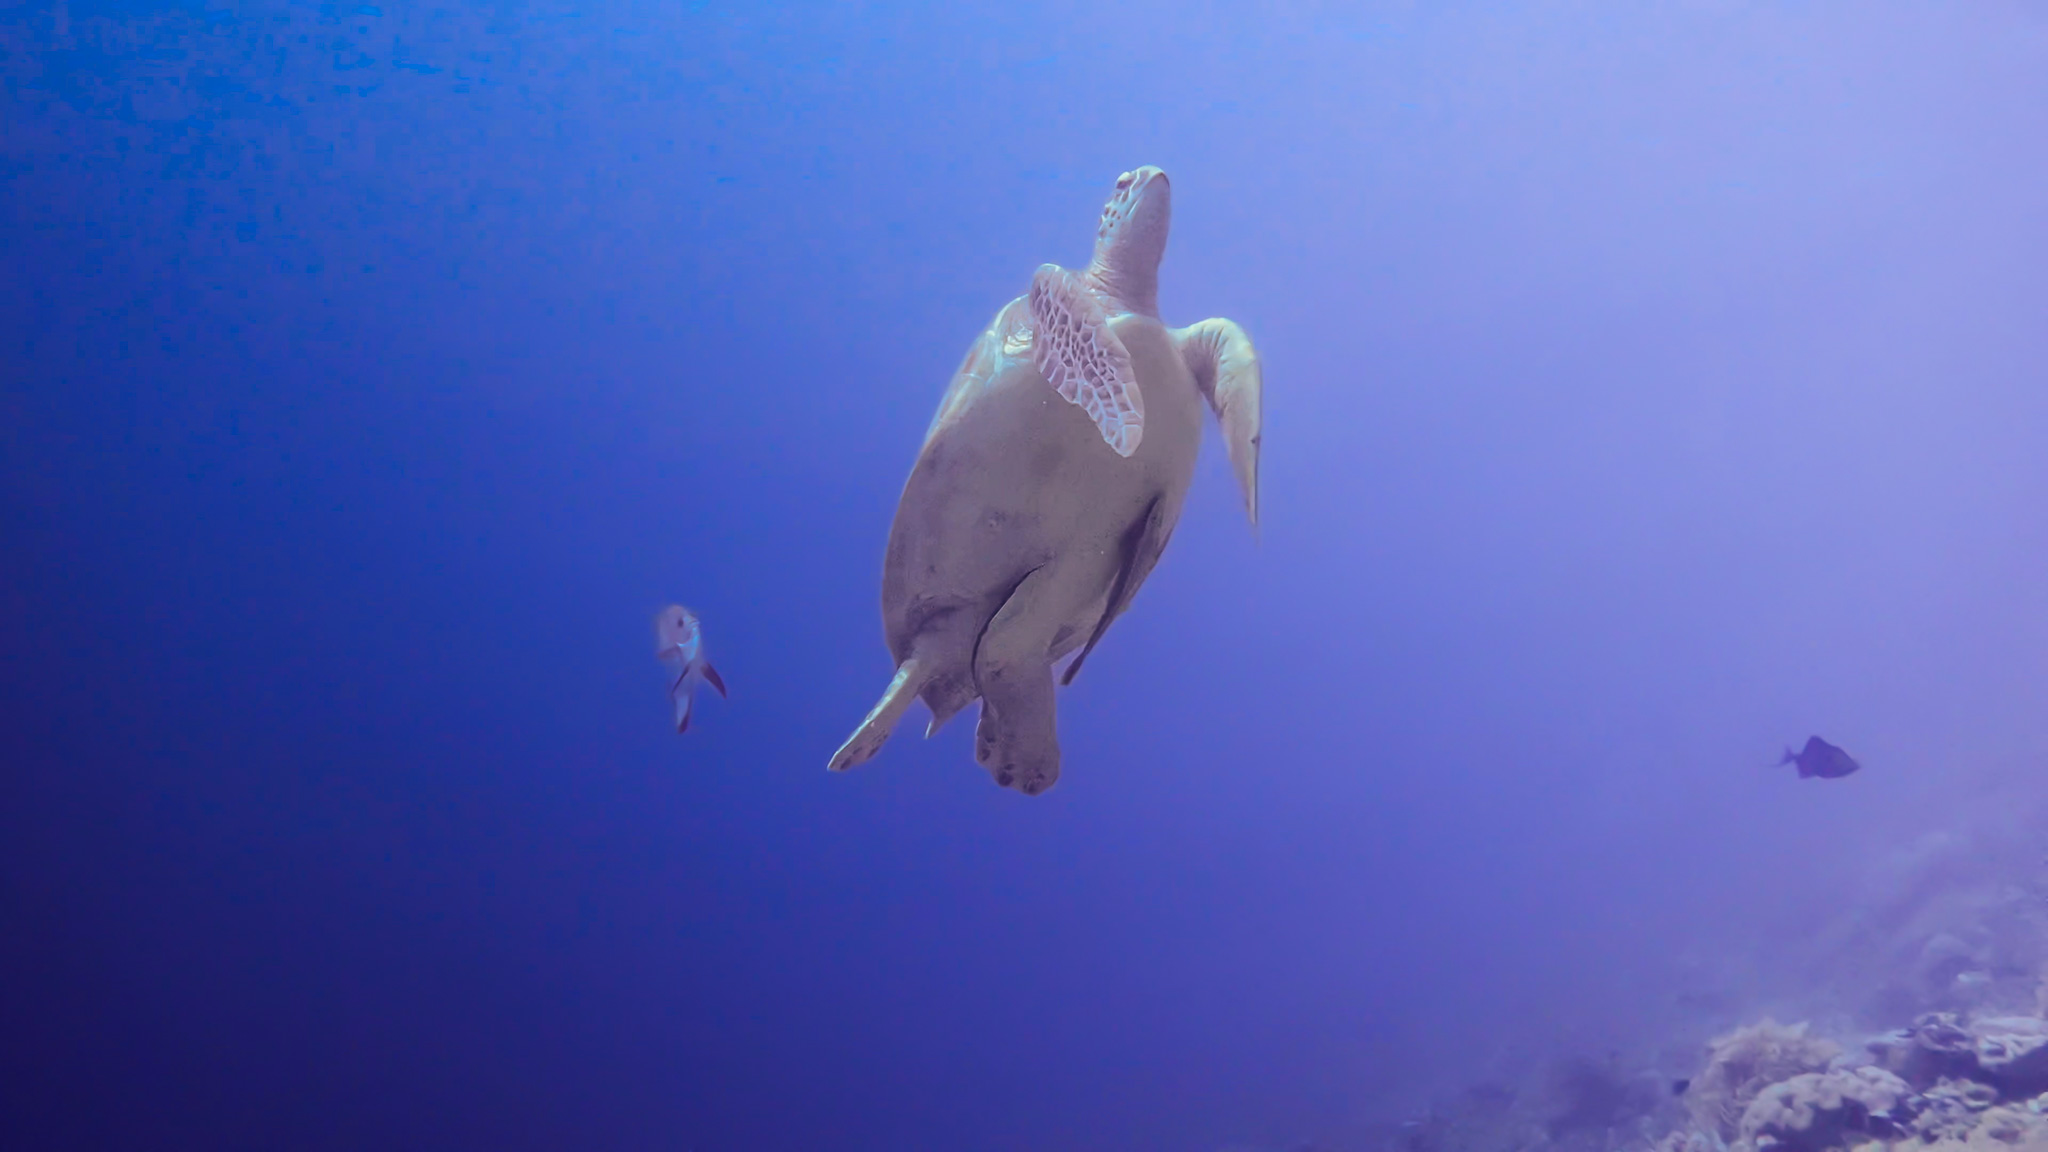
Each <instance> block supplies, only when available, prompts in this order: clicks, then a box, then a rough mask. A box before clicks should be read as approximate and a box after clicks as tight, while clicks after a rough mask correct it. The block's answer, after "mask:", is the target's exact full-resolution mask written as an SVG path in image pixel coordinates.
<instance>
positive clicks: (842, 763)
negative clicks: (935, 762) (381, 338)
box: [826, 653, 931, 772]
mask: <svg viewBox="0 0 2048 1152" xmlns="http://www.w3.org/2000/svg"><path fill="white" fill-rule="evenodd" d="M930 678H931V673H930V672H928V671H927V670H926V665H925V661H924V660H922V659H921V658H920V657H918V656H917V655H916V654H915V653H913V654H912V655H911V657H910V659H908V660H905V661H904V662H903V663H902V664H900V665H897V667H896V676H895V678H894V679H892V680H890V681H889V689H888V691H886V692H884V693H882V699H881V700H880V701H879V702H878V703H876V705H875V707H874V710H873V711H871V712H869V713H868V718H867V719H865V720H863V721H861V722H860V727H859V728H857V729H855V730H854V733H853V735H852V736H849V737H847V739H846V743H844V744H841V745H840V746H839V751H837V752H834V753H833V754H832V763H830V764H828V765H826V767H827V768H829V769H831V770H832V771H834V772H844V771H846V770H847V769H848V768H851V767H853V766H854V765H856V764H863V763H866V762H867V760H868V759H869V758H870V757H872V756H873V755H874V754H875V753H877V752H880V751H881V750H882V745H883V744H884V743H886V742H887V741H888V739H889V733H890V732H892V731H894V730H895V728H896V722H897V721H898V720H901V719H902V718H903V711H904V709H906V708H909V707H910V702H911V701H912V700H915V699H917V694H918V692H919V690H921V689H922V688H923V687H924V683H925V681H926V680H928V679H930Z"/></svg>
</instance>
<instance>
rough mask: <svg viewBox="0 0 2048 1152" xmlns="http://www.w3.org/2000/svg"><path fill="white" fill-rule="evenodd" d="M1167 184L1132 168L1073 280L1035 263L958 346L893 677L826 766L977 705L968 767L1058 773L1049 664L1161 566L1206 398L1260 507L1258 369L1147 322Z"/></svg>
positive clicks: (889, 622)
mask: <svg viewBox="0 0 2048 1152" xmlns="http://www.w3.org/2000/svg"><path fill="white" fill-rule="evenodd" d="M1171 207H1172V192H1171V188H1170V185H1169V184H1168V182H1167V179H1166V173H1164V172H1162V171H1160V170H1159V169H1157V168H1153V167H1144V168H1139V169H1138V170H1136V171H1134V172H1126V173H1124V174H1123V175H1122V176H1121V177H1119V178H1118V179H1117V182H1116V192H1115V194H1114V195H1112V196H1111V197H1110V200H1109V203H1108V204H1107V205H1105V206H1104V207H1103V209H1102V219H1101V223H1100V226H1099V227H1098V228H1097V230H1096V238H1095V256H1094V259H1093V260H1092V261H1091V262H1090V263H1089V265H1088V269H1087V271H1085V272H1081V273H1074V272H1069V271H1067V270H1066V269H1064V268H1061V267H1059V266H1058V265H1055V264H1046V265H1042V266H1040V268H1039V269H1038V271H1037V273H1036V274H1035V275H1033V276H1032V278H1031V289H1030V291H1029V292H1027V293H1026V294H1025V295H1023V296H1020V297H1018V298H1017V299H1015V300H1012V301H1010V303H1009V304H1007V305H1005V306H1004V307H1003V309H1002V311H1001V312H999V313H997V314H996V318H995V320H994V322H993V323H991V324H990V325H989V326H988V329H987V331H985V332H983V333H982V334H981V337H980V338H979V339H978V340H976V341H975V342H974V345H973V346H972V347H970V348H969V349H968V351H967V358H966V359H965V360H963V361H962V362H961V364H960V368H959V370H958V371H957V372H955V373H954V375H953V382H952V385H951V386H950V387H949V388H947V390H946V395H945V398H944V399H942V400H941V401H940V402H939V410H938V413H937V415H936V416H934V417H933V419H932V424H931V427H930V429H929V430H928V431H927V432H926V433H925V440H924V447H923V448H922V449H921V450H920V451H919V453H918V457H917V463H916V464H915V466H913V467H912V468H911V472H910V479H909V480H908V481H907V482H905V484H904V486H903V496H902V499H901V501H900V502H899V503H898V504H897V507H896V520H895V523H894V525H893V526H892V527H891V528H890V531H889V546H888V552H887V555H886V557H885V559H884V561H883V568H882V622H883V627H884V631H885V634H886V637H887V640H888V643H889V651H890V653H891V655H893V656H894V657H895V660H896V675H895V678H894V679H893V680H891V681H890V683H889V687H888V690H887V691H886V692H884V693H883V694H882V699H881V701H880V702H879V703H877V704H876V705H875V707H874V710H873V711H872V712H870V713H868V716H867V719H866V720H865V721H863V722H862V724H861V726H860V728H859V729H858V730H857V731H855V732H854V734H853V736H852V737H851V738H849V739H848V740H847V741H846V743H845V744H844V745H843V746H841V747H840V749H839V751H838V752H837V753H836V754H835V755H834V756H833V757H832V762H831V768H832V769H833V770H834V771H844V770H846V769H848V768H851V767H853V766H854V765H856V764H859V763H861V762H862V761H865V760H867V759H868V758H869V757H871V756H873V755H874V754H875V752H876V751H878V750H879V749H880V748H881V746H882V743H883V741H885V740H887V739H888V738H889V732H890V730H891V729H893V728H894V727H895V726H896V722H897V720H898V719H900V718H901V717H902V715H903V711H904V709H906V708H908V707H909V706H910V702H911V700H912V698H914V697H922V698H923V699H924V702H925V704H926V705H927V706H929V707H930V708H931V711H932V720H931V724H930V726H929V727H928V728H927V729H926V730H925V735H926V736H930V735H931V734H932V733H934V732H936V731H938V729H939V727H940V726H941V725H943V724H944V723H945V722H946V721H947V720H948V719H950V718H951V717H952V716H953V715H954V713H956V712H958V711H960V709H962V708H964V707H966V706H967V705H968V703H970V702H971V701H973V700H974V699H975V698H976V697H979V698H980V699H981V702H982V703H981V723H980V725H979V727H978V728H977V729H976V733H975V751H974V755H975V759H976V760H977V761H979V762H980V763H981V765H982V766H983V767H984V768H986V769H988V771H989V773H990V775H992V776H994V777H995V780H996V783H998V784H1000V785H1002V786H1003V787H1005V788H1015V789H1017V790H1018V791H1020V792H1023V793H1025V794H1026V795H1032V796H1035V795H1038V794H1039V793H1041V792H1044V791H1045V790H1046V789H1048V788H1050V787H1052V785H1053V783H1054V781H1056V780H1057V779H1058V778H1059V771H1060V749H1059V737H1058V732H1057V729H1056V727H1055V723H1054V709H1053V673H1052V666H1053V664H1054V663H1055V662H1057V661H1058V660H1059V659H1060V658H1062V657H1064V656H1066V655H1067V654H1068V653H1070V652H1072V651H1074V650H1075V649H1076V648H1079V649H1081V654H1080V655H1079V656H1077V657H1075V659H1074V662H1073V663H1072V664H1070V665H1068V666H1067V669H1066V674H1065V677H1064V679H1063V680H1062V683H1071V682H1072V680H1073V678H1074V674H1075V673H1076V672H1078V671H1079V670H1080V667H1081V662H1082V661H1083V660H1085V659H1087V657H1088V653H1089V652H1090V651H1091V650H1093V649H1094V647H1095V645H1096V643H1097V642H1098V641H1100V640H1101V639H1102V634H1103V632H1104V630H1106V629H1107V628H1108V627H1109V625H1110V622H1111V621H1113V620H1115V619H1116V618H1117V616H1118V615H1119V614H1121V613H1122V612H1123V611H1124V610H1125V609H1126V608H1128V607H1130V603H1131V598H1132V597H1133V596H1135V595H1136V594H1137V591H1138V586H1139V585H1141V584H1143V583H1144V582H1145V577H1146V576H1147V575H1149V574H1150V573H1151V571H1152V567H1153V565H1155V564H1157V563H1158V562H1159V556H1160V553H1161V552H1162V551H1164V550H1165V548H1166V541H1167V538H1168V537H1169V536H1171V535H1172V534H1173V526H1174V524H1175V523H1176V522H1177V521H1178V520H1179V519H1180V510H1181V502H1182V500H1183V499H1184V498H1185V497H1186V495H1187V490H1188V485H1189V483H1190V482H1191V481H1192V480H1193V478H1194V469H1195V457H1196V453H1197V451H1198V449H1199V448H1200V445H1201V437H1202V404H1203V402H1204V401H1205V400H1206V401H1207V402H1208V406H1209V408H1210V409H1211V410H1213V411H1214V412H1215V413H1216V416H1217V419H1218V420H1219V421H1220V423H1221V424H1222V427H1223V436H1224V439H1225V441H1226V442H1227V444H1228V448H1229V453H1230V464H1231V468H1232V469H1233V470H1234V471H1235V472H1236V474H1237V479H1238V483H1239V485H1240V486H1241V487H1242V488H1243V491H1244V502H1245V511H1246V513H1247V514H1248V515H1249V516H1250V517H1251V521H1252V524H1253V525H1254V526H1255V527H1256V526H1257V524H1258V516H1259V480H1258V477H1259V420H1260V382H1259V359H1258V354H1257V353H1256V352H1255V351H1253V349H1252V343H1251V341H1250V340H1249V339H1248V338H1247V337H1246V336H1245V334H1244V331H1243V330H1242V329H1240V328H1239V327H1238V326H1237V325H1236V324H1234V323H1232V322H1230V321H1228V320H1204V321H1202V322H1201V323H1199V324H1194V325H1191V326H1189V327H1186V328H1178V329H1170V328H1168V327H1166V326H1165V325H1164V324H1163V323H1161V322H1160V320H1159V304H1158V287H1159V260H1160V257H1162V256H1163V255H1164V254H1165V252H1166V233H1167V225H1168V223H1169V219H1170V215H1171Z"/></svg>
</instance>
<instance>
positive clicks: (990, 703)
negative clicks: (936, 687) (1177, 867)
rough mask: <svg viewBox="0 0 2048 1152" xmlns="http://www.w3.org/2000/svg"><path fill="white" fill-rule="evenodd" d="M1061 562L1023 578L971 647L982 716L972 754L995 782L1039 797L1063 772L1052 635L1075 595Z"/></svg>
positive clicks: (975, 735)
mask: <svg viewBox="0 0 2048 1152" xmlns="http://www.w3.org/2000/svg"><path fill="white" fill-rule="evenodd" d="M1064 583H1072V581H1070V580H1064V579H1063V573H1062V571H1061V569H1060V567H1059V565H1058V564H1056V563H1055V564H1050V565H1046V566H1044V567H1041V568H1038V569H1036V570H1034V571H1032V572H1031V573H1030V574H1029V575H1027V576H1025V577H1024V579H1023V581H1022V582H1020V583H1019V584H1018V585H1017V587H1016V589H1015V590H1014V591H1012V592H1011V593H1010V598H1009V599H1008V600H1006V601H1004V602H1003V606H1002V609H1001V610H1000V611H998V612H997V613H996V614H995V617H994V618H993V619H991V620H990V621H989V622H988V627H987V628H985V629H983V630H982V633H981V639H980V640H979V641H977V642H976V644H975V646H974V686H975V688H976V689H978V690H979V691H980V693H981V722H980V723H979V724H977V725H976V726H975V729H974V759H975V760H976V761H977V762H979V763H980V764H981V766H982V767H983V768H986V769H988V774H989V775H990V776H993V777H994V778H995V782H996V783H997V784H1000V785H1002V786H1003V787H1005V788H1015V789H1016V790H1017V791H1019V792H1022V793H1024V794H1025V795H1026V796H1036V795H1038V794H1039V793H1041V792H1044V791H1045V790H1046V789H1048V788H1051V787H1052V786H1053V785H1054V784H1055V783H1057V782H1058V780H1059V778H1060V738H1059V725H1058V717H1057V713H1056V710H1055V707H1054V703H1053V686H1052V662H1051V661H1050V660H1048V659H1047V658H1046V649H1047V647H1048V644H1047V636H1048V634H1049V633H1050V632H1051V631H1052V628H1053V625H1054V623H1055V622H1056V621H1058V620H1060V619H1062V618H1064V617H1065V616H1067V615H1069V614H1070V613H1069V612H1068V611H1067V607H1068V606H1067V605H1066V604H1065V603H1064V602H1065V601H1067V600H1071V599H1073V598H1074V596H1075V595H1076V589H1074V588H1070V587H1064V586H1063V584H1064Z"/></svg>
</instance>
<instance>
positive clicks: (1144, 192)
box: [1088, 164, 1173, 316]
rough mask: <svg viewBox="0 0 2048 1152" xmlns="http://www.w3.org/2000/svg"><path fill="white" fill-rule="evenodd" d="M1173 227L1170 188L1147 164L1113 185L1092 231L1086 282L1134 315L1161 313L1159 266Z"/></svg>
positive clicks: (1120, 177)
mask: <svg viewBox="0 0 2048 1152" xmlns="http://www.w3.org/2000/svg"><path fill="white" fill-rule="evenodd" d="M1172 222H1173V188H1172V186H1171V185H1170V184H1169V183H1168V182H1167V179H1166V173H1164V172H1161V171H1160V170H1159V169H1157V168H1154V167H1152V166H1151V165H1150V164H1147V165H1146V166H1144V167H1143V168H1139V169H1137V170H1136V171H1132V172H1126V173H1124V174H1123V175H1122V176H1119V177H1117V180H1116V194H1115V195H1113V196H1111V197H1110V198H1109V203H1107V204H1104V205H1103V206H1102V223H1101V225H1100V226H1099V227H1097V228H1096V230H1095V259H1094V261H1093V262H1092V263H1091V264H1089V266H1088V277H1089V279H1090V280H1092V281H1094V284H1095V287H1096V289H1097V290H1098V291H1100V292H1102V293H1103V294H1105V295H1107V296H1110V297H1112V298H1113V299H1115V300H1116V301H1117V302H1118V303H1121V304H1122V305H1123V306H1124V307H1126V308H1128V309H1130V310H1131V311H1133V312H1142V313H1144V314H1146V315H1148V316H1157V315H1158V314H1159V261H1160V259H1161V258H1162V257H1164V256H1165V255H1166V230H1167V227H1168V225H1170V224H1171V223H1172Z"/></svg>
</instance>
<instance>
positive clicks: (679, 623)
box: [654, 604, 725, 732]
mask: <svg viewBox="0 0 2048 1152" xmlns="http://www.w3.org/2000/svg"><path fill="white" fill-rule="evenodd" d="M654 654H655V655H656V656H658V657H660V658H661V662H662V663H663V664H666V665H668V667H669V671H671V672H673V673H675V680H674V681H673V682H672V683H670V684H669V686H668V696H669V699H670V700H673V701H675V706H676V731H677V732H688V731H689V730H690V699H691V697H692V696H694V695H696V692H697V685H698V684H699V683H700V682H701V683H705V684H709V685H711V686H712V687H713V688H716V689H718V694H719V695H720V696H721V697H722V696H724V695H725V681H724V680H722V679H720V678H719V675H718V669H716V668H713V667H712V666H711V661H709V660H706V659H705V658H704V628H703V626H702V625H701V624H699V623H697V615H696V613H694V612H692V611H690V610H689V609H688V608H685V607H683V606H682V605H681V604H671V605H669V606H668V607H666V608H663V609H662V610H661V612H660V614H659V615H657V616H655V618H654Z"/></svg>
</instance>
